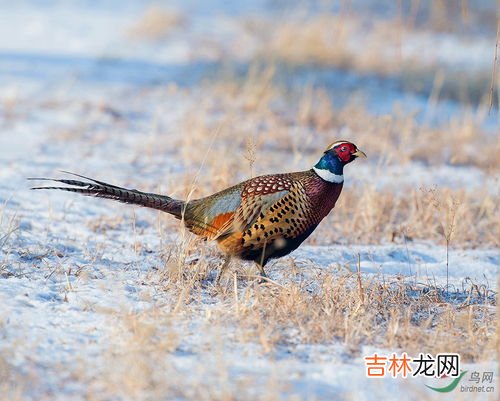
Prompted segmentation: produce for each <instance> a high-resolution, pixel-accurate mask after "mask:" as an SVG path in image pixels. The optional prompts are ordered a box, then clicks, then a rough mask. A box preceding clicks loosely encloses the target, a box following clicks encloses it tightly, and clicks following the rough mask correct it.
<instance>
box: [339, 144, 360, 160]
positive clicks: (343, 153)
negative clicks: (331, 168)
mask: <svg viewBox="0 0 500 401" xmlns="http://www.w3.org/2000/svg"><path fill="white" fill-rule="evenodd" d="M336 150H337V155H338V157H339V159H340V160H342V161H343V162H344V163H348V162H349V161H350V160H351V156H352V154H353V153H354V152H356V148H355V147H354V145H352V144H350V143H343V144H341V145H340V146H338V147H337V149H336Z"/></svg>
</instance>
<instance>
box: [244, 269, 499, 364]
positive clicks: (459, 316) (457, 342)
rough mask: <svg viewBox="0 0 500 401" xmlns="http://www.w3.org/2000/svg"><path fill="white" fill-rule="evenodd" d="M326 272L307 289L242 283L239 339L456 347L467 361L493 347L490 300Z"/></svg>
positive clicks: (269, 345)
mask: <svg viewBox="0 0 500 401" xmlns="http://www.w3.org/2000/svg"><path fill="white" fill-rule="evenodd" d="M331 273H332V272H329V273H326V272H323V273H319V274H317V275H316V276H315V277H314V284H312V281H311V283H309V285H310V286H311V287H308V285H307V284H306V283H291V282H288V283H287V285H286V286H284V287H281V286H272V287H271V288H269V287H254V288H252V289H251V290H249V289H247V292H248V291H251V295H247V298H243V299H240V300H239V303H238V308H237V310H238V316H237V317H236V319H237V322H238V323H237V324H238V325H239V330H241V332H243V333H245V336H244V337H240V339H243V340H248V338H253V339H254V340H255V339H261V340H260V343H261V344H262V345H263V348H264V349H265V350H268V351H269V352H270V351H272V350H273V349H274V348H275V346H276V345H277V344H281V345H284V344H288V345H294V344H299V343H300V344H302V343H308V344H313V343H325V342H326V343H330V342H334V341H341V342H343V343H344V344H345V345H346V346H347V347H348V349H350V350H351V351H352V352H354V353H355V354H356V353H358V352H359V351H360V349H361V347H362V346H363V345H371V346H380V347H388V348H390V349H395V348H397V349H403V350H404V351H407V352H412V353H418V352H421V351H422V350H426V352H430V353H433V354H435V353H438V352H457V350H460V352H461V355H462V357H463V358H464V360H469V361H471V360H477V359H480V358H483V357H484V356H485V355H486V353H487V352H489V351H491V350H492V349H493V348H494V346H495V345H494V335H493V334H494V331H495V311H494V307H493V306H490V305H482V306H481V305H466V304H453V303H450V302H448V301H447V300H445V299H444V298H443V296H442V292H441V291H440V290H438V291H436V290H430V291H429V287H424V288H419V289H416V288H412V287H410V286H408V285H407V284H405V283H404V282H403V281H399V282H398V281H395V282H386V281H385V280H384V279H383V278H382V277H378V278H371V279H369V280H365V279H363V280H362V286H358V285H357V284H356V280H357V277H356V275H355V274H351V273H349V274H331ZM250 298H251V300H252V301H251V302H249V301H250ZM252 333H253V334H252ZM262 338H264V339H265V342H263V341H262Z"/></svg>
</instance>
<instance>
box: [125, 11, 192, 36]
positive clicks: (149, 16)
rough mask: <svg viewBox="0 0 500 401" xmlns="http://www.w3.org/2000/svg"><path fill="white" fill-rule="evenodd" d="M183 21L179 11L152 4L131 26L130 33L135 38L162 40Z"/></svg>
mask: <svg viewBox="0 0 500 401" xmlns="http://www.w3.org/2000/svg"><path fill="white" fill-rule="evenodd" d="M183 22H184V18H183V16H181V15H180V14H179V13H177V12H175V11H172V10H165V9H163V8H160V7H158V6H152V7H150V8H148V9H147V10H146V12H145V13H144V15H142V16H141V17H140V18H139V20H138V21H137V22H136V23H135V24H134V25H133V26H132V27H130V29H129V35H130V37H131V38H134V39H145V40H154V41H157V40H162V39H165V38H166V37H167V36H168V35H169V34H170V33H171V32H172V31H173V30H174V29H175V28H177V27H178V26H180V25H181V24H182V23H183Z"/></svg>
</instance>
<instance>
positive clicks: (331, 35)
mask: <svg viewBox="0 0 500 401" xmlns="http://www.w3.org/2000/svg"><path fill="white" fill-rule="evenodd" d="M248 26H249V27H250V28H249V29H252V30H253V34H254V35H255V36H256V37H258V38H259V42H260V47H261V51H260V53H261V57H262V58H263V59H266V60H275V61H281V62H284V63H287V64H291V65H295V66H310V65H324V66H335V67H337V68H340V69H346V70H350V71H357V72H359V73H362V74H377V75H381V76H385V77H388V76H392V77H395V78H397V79H398V80H399V82H400V83H401V84H402V85H403V86H404V87H405V88H406V89H408V90H412V91H416V92H424V93H430V92H431V91H432V88H433V83H434V79H435V77H436V76H437V75H439V74H442V73H443V72H444V75H443V83H442V88H441V95H442V96H443V97H447V98H451V99H455V100H458V101H462V102H473V103H475V104H480V103H481V102H482V101H483V100H484V99H485V98H486V97H487V94H488V89H489V76H490V71H489V70H488V69H487V68H485V69H482V70H477V69H475V70H473V71H463V70H458V69H453V68H452V66H450V65H446V64H445V63H444V61H440V60H439V57H438V56H437V55H436V54H435V53H433V52H432V51H430V50H429V45H430V44H431V43H432V42H431V41H430V40H429V37H430V35H429V33H428V32H426V31H425V30H422V29H420V28H416V27H415V26H412V25H411V23H410V22H409V21H406V22H405V21H403V20H402V19H401V18H393V19H390V20H388V19H386V20H384V19H366V18H363V17H361V16H355V15H352V14H338V15H333V14H323V15H313V16H308V17H305V18H291V19H288V20H287V21H281V22H280V23H279V22H277V21H272V22H271V21H258V22H257V21H254V22H253V23H252V24H248ZM419 44H421V45H420V46H421V47H422V50H420V49H418V46H419Z"/></svg>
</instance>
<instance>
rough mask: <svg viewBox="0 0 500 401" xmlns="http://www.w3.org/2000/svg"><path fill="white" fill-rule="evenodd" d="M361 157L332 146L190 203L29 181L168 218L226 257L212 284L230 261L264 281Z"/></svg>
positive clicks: (94, 185)
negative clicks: (302, 165)
mask: <svg viewBox="0 0 500 401" xmlns="http://www.w3.org/2000/svg"><path fill="white" fill-rule="evenodd" d="M357 157H366V155H365V153H364V152H362V151H361V150H359V149H358V148H357V147H356V145H354V144H353V143H351V142H348V141H336V142H333V143H332V144H331V145H330V146H328V147H327V149H326V150H325V152H324V154H323V155H322V157H321V158H320V160H319V161H318V162H317V163H316V165H314V167H313V168H312V169H310V170H306V171H300V172H294V173H285V174H272V175H263V176H259V177H255V178H251V179H249V180H247V181H244V182H241V183H240V184H237V185H235V186H232V187H229V188H227V189H224V190H223V191H220V192H217V193H215V194H213V195H210V196H207V197H204V198H200V199H196V200H190V201H182V200H178V199H173V198H171V197H169V196H165V195H158V194H153V193H147V192H141V191H138V190H136V189H126V188H121V187H117V186H115V185H111V184H107V183H105V182H102V181H98V180H94V179H91V178H88V177H85V176H82V175H79V174H73V173H71V174H72V175H74V176H77V177H79V178H82V179H84V180H86V181H80V180H74V179H49V178H30V179H31V180H44V181H53V182H58V183H62V184H66V185H68V186H41V187H34V188H32V189H58V190H63V191H70V192H76V193H79V194H82V195H88V196H96V197H100V198H108V199H114V200H117V201H120V202H124V203H130V204H135V205H141V206H145V207H149V208H152V209H157V210H161V211H163V212H166V213H169V214H171V215H173V216H174V217H176V218H177V219H179V220H182V221H183V223H184V224H185V226H186V227H187V229H188V230H190V231H191V232H193V233H194V234H196V235H198V236H200V237H202V238H204V239H206V240H213V241H216V242H217V243H218V245H219V247H220V249H221V250H222V251H223V253H224V254H225V255H226V258H225V262H224V263H223V265H222V267H221V268H220V270H219V273H218V275H217V279H216V282H217V283H218V282H219V280H220V278H221V276H222V274H223V273H224V271H225V269H226V268H227V266H228V264H229V260H230V259H231V257H237V258H240V259H243V260H249V261H254V262H255V263H256V264H257V267H258V269H259V273H260V275H261V276H262V277H266V273H265V270H264V266H265V265H266V263H267V262H268V261H269V260H270V259H273V258H279V257H282V256H285V255H287V254H289V253H290V252H292V251H293V250H295V249H297V248H298V247H299V245H300V244H301V243H302V242H303V241H304V240H305V239H306V238H307V237H309V235H310V234H311V233H312V232H313V231H314V229H315V228H316V227H317V226H318V224H319V223H320V222H321V220H322V219H323V218H324V217H325V216H326V215H328V213H329V212H330V211H331V210H332V209H333V208H334V206H335V203H336V202H337V199H338V198H339V196H340V193H341V191H342V187H343V183H344V176H343V169H344V166H345V165H346V164H348V163H350V162H352V161H353V160H354V159H356V158H357Z"/></svg>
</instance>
